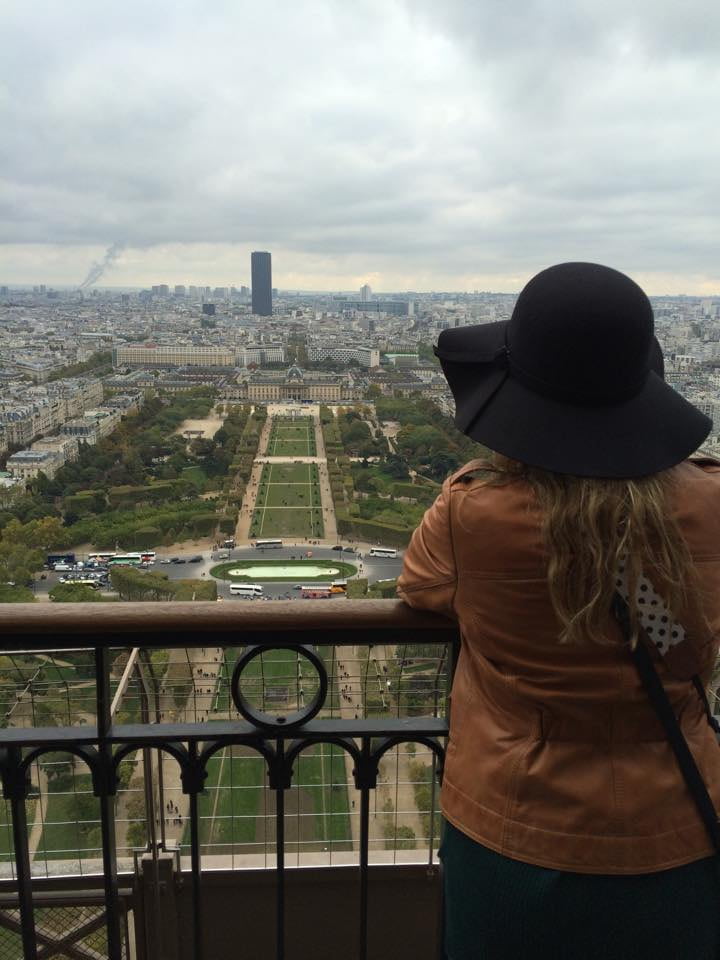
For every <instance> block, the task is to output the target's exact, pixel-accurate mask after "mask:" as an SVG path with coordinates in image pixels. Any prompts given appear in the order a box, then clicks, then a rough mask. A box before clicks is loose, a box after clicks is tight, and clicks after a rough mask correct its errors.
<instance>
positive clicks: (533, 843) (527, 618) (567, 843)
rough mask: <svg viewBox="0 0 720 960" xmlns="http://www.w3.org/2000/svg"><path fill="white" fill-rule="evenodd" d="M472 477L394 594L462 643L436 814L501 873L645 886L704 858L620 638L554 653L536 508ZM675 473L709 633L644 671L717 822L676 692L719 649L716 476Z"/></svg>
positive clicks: (718, 764) (708, 767)
mask: <svg viewBox="0 0 720 960" xmlns="http://www.w3.org/2000/svg"><path fill="white" fill-rule="evenodd" d="M483 466H485V467H487V466H488V465H487V463H484V462H483V461H479V460H476V461H473V462H472V463H469V464H467V465H466V466H465V467H463V468H462V469H461V470H459V471H458V472H457V473H455V474H454V475H453V476H451V477H450V478H449V479H448V480H446V481H445V483H444V484H443V487H442V492H441V493H440V495H439V496H438V498H437V500H436V501H435V503H434V504H433V506H432V507H431V508H430V509H429V510H428V511H427V513H426V514H425V517H424V519H423V521H422V523H421V525H420V526H419V527H418V529H417V530H416V531H415V533H414V534H413V538H412V542H411V543H410V546H409V548H408V550H407V552H406V554H405V562H404V567H403V572H402V575H401V576H400V579H399V580H398V593H399V595H400V596H401V597H402V598H403V600H405V602H406V603H408V604H410V606H412V607H418V608H420V609H424V610H435V611H439V612H442V613H445V614H448V615H449V616H452V617H454V618H456V619H457V620H458V621H459V624H460V629H461V634H462V644H461V653H460V656H459V660H458V664H457V670H456V674H455V679H454V682H453V687H452V696H451V702H452V708H451V720H450V737H449V743H448V749H447V757H446V764H445V774H444V778H443V785H442V791H441V806H442V810H443V814H444V815H445V817H447V819H448V820H449V821H451V822H452V823H453V824H454V825H455V826H456V827H458V828H459V829H460V830H462V831H463V832H464V833H466V834H467V835H468V836H470V837H473V838H474V839H475V840H477V841H479V842H480V843H482V844H484V845H485V846H487V847H490V848H491V849H493V850H496V851H498V852H499V853H502V854H504V855H506V856H508V857H512V858H514V859H517V860H523V861H525V862H527V863H534V864H539V865H541V866H545V867H553V868H556V869H561V870H568V871H574V872H578V873H598V874H638V873H651V872H654V871H658V870H665V869H668V868H670V867H676V866H679V865H681V864H684V863H689V862H691V861H693V860H697V859H700V858H701V857H705V856H709V855H711V854H713V853H714V852H715V851H714V849H713V847H712V845H711V843H710V841H709V839H708V837H707V834H706V832H705V827H704V825H703V823H702V821H701V820H700V817H699V815H698V813H697V811H696V808H695V806H694V803H693V800H692V798H691V796H690V794H689V793H688V791H687V788H686V786H685V783H684V780H683V779H682V775H681V774H680V772H679V769H678V766H677V763H676V761H675V758H674V756H673V754H672V751H671V749H670V746H669V744H668V743H667V741H666V739H665V736H664V733H663V731H662V729H661V727H660V725H659V722H658V721H657V719H656V717H655V713H654V711H653V709H652V707H651V705H650V703H649V701H648V699H647V696H646V694H645V693H644V691H643V689H642V687H641V685H640V681H639V679H638V677H637V673H636V669H635V666H634V664H633V662H632V660H631V659H630V657H629V655H628V653H627V651H626V650H624V649H623V648H622V641H621V637H620V631H619V629H615V628H611V629H612V630H613V635H612V636H611V637H609V639H611V640H614V641H615V643H612V644H610V645H607V646H604V645H599V644H587V645H583V646H571V645H560V644H558V642H557V634H558V623H557V620H556V617H555V614H554V612H553V609H552V605H551V603H550V598H549V593H548V589H547V580H546V554H545V551H544V548H543V543H542V540H541V536H540V514H539V507H538V505H537V502H536V500H535V498H534V496H533V494H532V492H531V490H530V488H529V485H528V484H527V482H526V481H525V480H522V479H515V480H513V482H511V483H509V484H507V485H504V486H499V487H498V486H488V485H487V484H483V482H482V480H481V479H480V478H478V477H474V476H473V474H474V472H477V471H478V469H482V468H483ZM674 469H675V471H676V475H677V479H678V488H677V489H678V492H677V497H676V502H675V504H674V510H675V514H676V517H677V520H678V522H679V524H680V528H681V530H682V533H683V536H684V537H685V539H686V541H687V543H688V545H689V547H690V550H691V553H692V555H693V557H694V559H695V561H696V564H697V567H698V570H699V573H700V577H701V581H702V583H703V586H704V587H705V590H704V591H703V592H704V596H705V598H706V614H707V617H708V621H709V623H710V627H711V629H710V632H709V633H707V631H706V635H703V636H698V635H697V634H696V635H695V636H694V637H693V636H692V634H691V633H690V632H689V630H688V637H687V638H686V640H685V641H684V642H683V643H682V644H679V645H678V646H676V647H675V648H673V650H672V651H670V652H669V653H668V655H667V657H666V659H664V660H661V659H660V658H659V656H658V655H657V654H655V658H656V660H657V661H658V662H657V669H658V672H659V673H660V676H661V678H662V679H663V682H664V683H665V688H666V690H667V692H668V694H669V696H670V698H671V700H672V702H673V705H674V707H675V709H676V713H677V715H678V716H679V717H680V720H681V724H682V729H683V732H684V734H685V737H686V739H687V741H688V743H689V745H690V748H691V749H692V752H693V754H694V756H695V759H696V762H697V764H698V766H699V768H700V771H701V773H702V775H703V777H704V780H705V783H706V784H707V786H708V789H709V791H710V795H711V797H712V799H713V801H714V803H715V806H716V809H718V810H719V811H720V749H718V744H717V741H716V740H715V737H714V735H713V733H712V732H711V730H710V728H709V726H708V724H707V720H706V718H705V716H704V713H703V710H702V707H701V704H700V699H699V697H698V695H697V692H696V691H695V689H694V688H693V687H692V685H691V684H690V683H689V682H688V679H687V678H689V677H690V676H691V675H692V673H693V672H695V670H697V671H698V672H699V673H700V675H701V676H702V678H703V680H704V681H705V682H706V683H707V682H709V679H710V676H711V672H712V668H713V665H714V662H715V657H716V651H717V646H718V638H720V463H718V462H716V461H697V462H695V461H686V462H685V463H683V464H680V465H679V466H678V467H676V468H674ZM684 625H685V626H686V627H688V624H684ZM671 670H672V673H671Z"/></svg>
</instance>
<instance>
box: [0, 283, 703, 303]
mask: <svg viewBox="0 0 720 960" xmlns="http://www.w3.org/2000/svg"><path fill="white" fill-rule="evenodd" d="M162 282H164V281H161V283H162ZM43 285H44V286H45V287H46V288H47V290H58V291H63V292H65V291H68V290H75V291H77V292H79V293H83V294H85V293H88V292H89V291H91V290H98V291H100V292H102V291H108V292H112V293H140V292H142V291H143V290H150V289H151V287H152V286H156V285H157V284H150V285H136V284H117V285H114V284H97V285H96V284H93V285H92V286H87V287H82V288H81V285H80V284H79V283H78V284H70V283H48V282H47V281H44V280H32V281H26V282H25V283H11V282H7V283H5V282H0V287H3V286H5V287H7V288H8V290H19V291H23V290H25V291H28V292H31V293H32V289H31V288H32V287H37V286H43ZM167 286H168V287H169V288H170V299H173V298H174V291H173V288H174V287H175V286H184V287H185V289H186V290H187V289H189V287H191V286H192V287H209V286H211V287H224V288H226V289H227V290H229V289H230V288H231V287H235V289H236V290H238V291H239V290H240V286H248V289H250V287H249V285H246V284H238V283H233V284H231V283H212V284H209V283H192V284H190V283H185V284H175V283H168V284H167ZM273 289H276V290H277V291H278V297H280V298H281V297H282V296H283V295H286V294H291V295H294V296H316V295H317V296H331V295H339V294H342V295H347V294H352V295H357V298H358V299H360V288H359V287H358V288H357V289H354V288H347V289H340V288H337V287H334V288H329V289H310V288H309V289H303V288H301V287H274V288H273ZM521 289H522V287H519V288H518V289H517V290H480V289H478V290H460V289H455V290H453V289H451V288H446V289H443V288H436V289H430V290H419V289H407V290H400V289H397V290H375V289H373V290H372V293H371V297H370V299H371V300H379V299H382V298H383V297H388V296H393V297H398V296H401V297H409V296H414V295H417V294H419V295H420V296H430V295H438V294H448V295H450V296H454V295H459V296H470V297H473V296H484V295H489V296H502V297H516V296H518V294H519V293H520V290H521ZM643 289H644V290H645V293H646V294H647V296H648V297H652V298H653V299H656V300H658V299H665V300H673V299H678V298H682V297H686V298H689V299H693V300H718V299H720V292H717V293H688V292H687V291H683V292H677V293H653V292H652V290H649V289H647V288H643Z"/></svg>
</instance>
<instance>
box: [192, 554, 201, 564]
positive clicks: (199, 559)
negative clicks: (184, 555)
mask: <svg viewBox="0 0 720 960" xmlns="http://www.w3.org/2000/svg"><path fill="white" fill-rule="evenodd" d="M202 561H203V558H202V557H201V556H200V554H197V555H196V556H194V557H190V559H189V560H188V563H202Z"/></svg>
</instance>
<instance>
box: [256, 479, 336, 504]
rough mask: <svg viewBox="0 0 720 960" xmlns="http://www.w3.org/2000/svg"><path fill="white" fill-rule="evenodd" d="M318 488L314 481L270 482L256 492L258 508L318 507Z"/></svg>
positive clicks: (320, 502) (319, 501)
mask: <svg viewBox="0 0 720 960" xmlns="http://www.w3.org/2000/svg"><path fill="white" fill-rule="evenodd" d="M320 506H322V501H321V500H320V490H319V489H318V486H317V484H315V483H271V484H270V485H269V486H264V487H263V486H261V487H260V490H259V492H258V503H257V507H258V509H262V508H264V507H320Z"/></svg>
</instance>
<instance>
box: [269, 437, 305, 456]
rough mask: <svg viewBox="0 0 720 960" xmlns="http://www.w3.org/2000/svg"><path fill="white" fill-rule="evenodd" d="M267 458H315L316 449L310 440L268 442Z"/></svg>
mask: <svg viewBox="0 0 720 960" xmlns="http://www.w3.org/2000/svg"><path fill="white" fill-rule="evenodd" d="M267 452H268V456H269V457H315V456H317V448H316V446H315V442H314V441H312V442H311V441H310V440H289V439H288V440H284V439H278V440H270V442H269V444H268V451H267Z"/></svg>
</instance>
